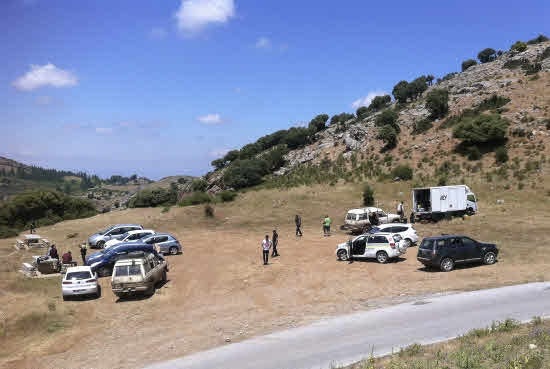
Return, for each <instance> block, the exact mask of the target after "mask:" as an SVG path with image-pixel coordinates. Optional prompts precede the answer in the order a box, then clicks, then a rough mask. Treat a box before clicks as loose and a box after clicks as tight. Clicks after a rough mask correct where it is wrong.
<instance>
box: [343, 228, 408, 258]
mask: <svg viewBox="0 0 550 369" xmlns="http://www.w3.org/2000/svg"><path fill="white" fill-rule="evenodd" d="M401 241H402V239H401V236H400V235H398V234H392V233H387V232H385V233H376V234H362V235H360V236H357V237H355V238H354V239H350V240H349V241H348V242H344V243H341V244H339V245H338V246H337V248H336V257H337V258H338V260H349V258H350V255H351V258H353V259H363V258H365V259H368V258H370V259H376V261H378V262H379V263H381V264H384V263H387V262H388V261H389V260H390V259H394V258H397V257H399V256H400V255H403V254H404V253H406V252H407V245H406V243H404V242H401ZM350 250H351V252H350Z"/></svg>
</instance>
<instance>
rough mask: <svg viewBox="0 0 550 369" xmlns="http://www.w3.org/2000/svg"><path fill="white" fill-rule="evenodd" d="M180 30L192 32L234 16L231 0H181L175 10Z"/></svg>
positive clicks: (233, 6) (233, 5) (224, 21)
mask: <svg viewBox="0 0 550 369" xmlns="http://www.w3.org/2000/svg"><path fill="white" fill-rule="evenodd" d="M175 16H176V20H177V26H178V29H179V30H180V31H183V32H187V33H193V32H198V31H201V30H202V29H203V28H205V27H206V26H208V25H209V24H214V23H226V22H227V21H228V20H229V19H230V18H232V17H234V16H235V3H234V1H233V0H182V2H181V5H180V7H179V9H178V11H177V12H176V15H175Z"/></svg>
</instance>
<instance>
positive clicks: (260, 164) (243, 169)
mask: <svg viewBox="0 0 550 369" xmlns="http://www.w3.org/2000/svg"><path fill="white" fill-rule="evenodd" d="M267 172H268V168H267V163H266V162H265V161H264V160H259V159H245V160H237V161H235V162H234V163H232V164H231V165H230V166H229V167H228V168H227V169H226V171H225V173H224V176H223V181H224V183H225V185H226V186H228V187H233V188H235V189H240V188H245V187H251V186H255V185H257V184H260V183H261V182H262V177H263V176H264V175H265V174H267Z"/></svg>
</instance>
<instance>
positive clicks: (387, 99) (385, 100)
mask: <svg viewBox="0 0 550 369" xmlns="http://www.w3.org/2000/svg"><path fill="white" fill-rule="evenodd" d="M390 103H391V96H390V95H383V96H375V97H374V99H372V101H371V103H370V104H369V107H368V110H369V111H379V110H382V109H384V108H385V107H386V106H388V105H389V104H390Z"/></svg>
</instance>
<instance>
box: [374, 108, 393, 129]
mask: <svg viewBox="0 0 550 369" xmlns="http://www.w3.org/2000/svg"><path fill="white" fill-rule="evenodd" d="M398 117H399V116H398V115H397V113H396V111H395V110H394V109H386V110H384V111H383V112H382V113H380V114H379V115H378V116H377V117H376V120H375V121H374V124H375V125H376V126H377V127H382V126H385V125H389V126H392V127H394V128H397V129H399V126H398V125H397V118H398ZM397 129H396V130H397Z"/></svg>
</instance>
